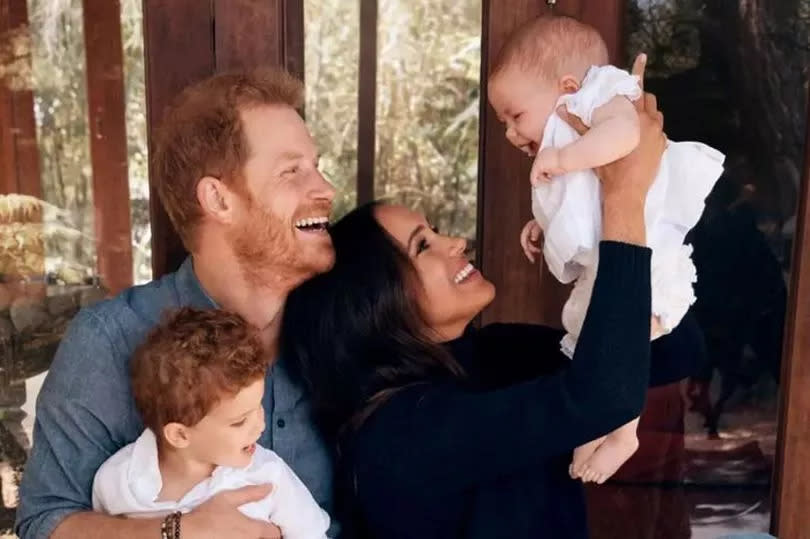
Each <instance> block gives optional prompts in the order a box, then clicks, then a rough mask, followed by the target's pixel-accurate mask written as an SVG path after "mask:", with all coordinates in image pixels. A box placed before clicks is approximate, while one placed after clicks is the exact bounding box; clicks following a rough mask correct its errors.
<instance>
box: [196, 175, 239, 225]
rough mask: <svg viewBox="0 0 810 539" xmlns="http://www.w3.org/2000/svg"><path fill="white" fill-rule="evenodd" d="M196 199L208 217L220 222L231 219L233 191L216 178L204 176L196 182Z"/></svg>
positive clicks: (227, 221) (228, 221)
mask: <svg viewBox="0 0 810 539" xmlns="http://www.w3.org/2000/svg"><path fill="white" fill-rule="evenodd" d="M197 201H198V202H199V203H200V207H201V208H202V210H203V213H205V214H206V215H208V216H209V217H211V218H213V219H215V220H217V221H219V222H222V223H230V222H231V221H232V220H233V210H234V193H233V191H231V190H230V189H228V186H227V185H225V184H224V183H222V181H221V180H219V179H218V178H214V177H213V176H205V177H203V178H201V179H200V181H198V182H197Z"/></svg>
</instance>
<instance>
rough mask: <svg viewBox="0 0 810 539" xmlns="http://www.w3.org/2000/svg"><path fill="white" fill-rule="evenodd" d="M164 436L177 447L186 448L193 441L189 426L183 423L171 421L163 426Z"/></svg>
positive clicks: (170, 443)
mask: <svg viewBox="0 0 810 539" xmlns="http://www.w3.org/2000/svg"><path fill="white" fill-rule="evenodd" d="M163 438H164V439H165V440H166V441H167V442H168V443H169V445H171V446H172V447H174V448H176V449H185V448H186V447H188V445H189V444H190V443H191V437H190V433H189V431H188V428H187V427H186V426H185V425H183V424H182V423H169V424H167V425H165V426H164V427H163Z"/></svg>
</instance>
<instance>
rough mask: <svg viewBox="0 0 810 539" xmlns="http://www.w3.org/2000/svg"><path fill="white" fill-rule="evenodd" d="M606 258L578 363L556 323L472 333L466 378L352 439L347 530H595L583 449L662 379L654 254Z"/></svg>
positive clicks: (411, 400) (614, 252) (404, 398)
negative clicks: (577, 475) (653, 319)
mask: <svg viewBox="0 0 810 539" xmlns="http://www.w3.org/2000/svg"><path fill="white" fill-rule="evenodd" d="M599 260H600V265H599V272H598V277H597V279H596V283H595V285H594V290H593V296H592V299H591V304H590V307H589V310H588V314H587V316H586V319H585V323H584V326H583V328H582V332H581V335H580V338H579V341H578V344H577V349H576V353H575V355H574V358H573V359H572V360H568V359H567V358H565V357H564V356H562V354H561V353H560V351H559V350H560V345H559V341H560V338H561V337H562V333H561V332H560V331H558V330H555V329H550V328H546V327H542V326H534V325H524V324H495V325H490V326H486V327H484V328H482V329H480V330H472V329H471V330H469V331H468V332H467V333H465V335H464V336H463V337H461V338H460V339H457V340H456V341H453V342H451V343H448V345H447V346H449V347H450V350H451V351H452V353H453V354H454V356H455V358H456V360H457V361H458V362H459V363H461V364H462V366H463V367H464V368H465V370H466V372H467V375H468V376H467V379H466V380H459V381H457V382H447V381H436V382H433V383H431V382H428V383H425V384H420V385H417V386H413V387H410V388H408V389H404V390H401V391H400V392H399V393H397V394H395V395H394V396H393V397H391V398H390V400H388V401H387V402H386V403H385V404H384V405H382V406H381V407H380V408H379V409H378V410H377V411H375V412H374V414H372V416H371V417H370V418H369V419H367V420H366V422H365V423H364V424H363V426H362V427H361V428H360V429H359V430H358V431H357V432H356V433H355V434H354V435H353V436H352V437H351V438H350V439H348V440H345V441H344V443H343V444H342V448H341V449H342V458H341V459H340V460H339V464H338V474H337V484H338V493H337V495H338V500H339V505H341V506H343V511H342V514H341V515H340V517H339V518H340V519H341V520H342V521H343V522H344V523H345V525H346V536H347V537H352V538H354V537H357V538H372V537H373V538H380V539H400V538H419V539H433V538H436V539H438V538H441V539H450V538H470V539H472V538H482V539H483V538H487V539H492V538H510V539H521V538H532V539H536V538H543V537H549V538H558V537H559V538H566V539H576V538H584V537H587V535H588V533H587V524H586V518H585V503H584V497H583V491H582V487H581V485H580V484H579V483H578V482H575V481H573V480H571V479H570V478H569V477H568V474H567V468H568V464H569V462H570V457H571V451H572V449H573V448H575V447H577V446H579V445H581V444H583V443H584V442H587V441H589V440H593V439H595V438H597V437H599V436H602V435H604V434H606V433H608V432H610V431H612V430H614V429H616V428H617V427H619V426H621V425H623V424H625V423H626V422H628V421H630V420H631V419H633V418H635V417H637V416H638V415H639V414H640V413H641V409H642V406H643V403H644V397H645V391H646V388H647V386H648V383H649V381H650V342H649V335H650V251H649V249H646V248H643V247H637V246H632V245H628V244H623V243H616V242H602V244H601V245H600V255H599ZM668 377H669V378H672V379H675V378H676V376H675V375H673V374H670V375H669V376H668ZM659 378H662V377H659ZM663 378H667V376H664V377H663ZM663 378H662V380H661V381H664V380H663Z"/></svg>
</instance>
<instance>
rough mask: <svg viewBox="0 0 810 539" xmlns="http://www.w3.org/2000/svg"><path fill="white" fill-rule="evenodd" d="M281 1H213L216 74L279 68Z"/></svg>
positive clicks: (281, 48) (282, 31)
mask: <svg viewBox="0 0 810 539" xmlns="http://www.w3.org/2000/svg"><path fill="white" fill-rule="evenodd" d="M283 3H284V2H282V1H281V0H265V1H263V2H256V1H255V0H215V1H214V21H215V25H216V26H215V32H214V51H215V53H216V63H215V65H216V71H217V72H223V71H238V70H242V69H251V68H255V67H261V66H271V65H282V63H283V62H282V59H283V57H284V39H283V35H284V24H283V19H282V18H281V17H279V14H280V13H281V12H282V4H283Z"/></svg>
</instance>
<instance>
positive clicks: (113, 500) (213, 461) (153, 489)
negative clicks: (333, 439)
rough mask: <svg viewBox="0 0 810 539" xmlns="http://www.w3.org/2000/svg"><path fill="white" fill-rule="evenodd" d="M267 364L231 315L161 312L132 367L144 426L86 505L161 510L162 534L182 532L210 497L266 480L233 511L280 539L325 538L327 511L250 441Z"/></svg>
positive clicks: (156, 513) (259, 420) (136, 513)
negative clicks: (259, 493) (185, 518)
mask: <svg viewBox="0 0 810 539" xmlns="http://www.w3.org/2000/svg"><path fill="white" fill-rule="evenodd" d="M268 362H269V360H268V354H267V353H265V351H264V349H263V347H262V344H261V343H260V341H259V338H258V335H257V333H256V332H255V331H254V329H253V328H252V327H251V326H249V325H248V324H247V323H246V322H245V321H244V320H243V319H242V318H240V317H239V316H238V315H235V314H231V313H227V312H224V311H217V310H195V309H191V308H183V309H180V310H179V311H177V312H175V313H173V314H171V315H170V316H168V317H167V318H166V319H165V321H164V322H163V323H162V324H161V325H159V326H158V327H157V328H156V329H154V330H153V331H152V333H150V334H149V336H148V337H147V338H146V341H145V342H144V343H143V344H142V345H141V346H140V347H139V348H138V349H137V350H136V352H135V355H134V357H133V359H132V364H131V375H132V392H133V395H134V397H135V404H136V406H137V408H138V412H139V413H140V415H141V418H142V419H143V422H144V424H145V426H146V429H145V430H144V431H143V434H141V436H140V437H139V438H138V439H137V440H136V441H135V442H134V443H131V444H129V445H127V446H125V447H124V448H122V449H121V450H120V451H118V452H117V453H115V454H114V455H113V456H111V457H110V458H109V459H108V460H107V461H106V462H105V463H104V464H103V465H102V466H101V468H99V470H98V472H97V473H96V476H95V479H94V481H93V509H94V510H96V511H102V512H104V513H107V514H110V515H121V516H127V517H143V518H146V517H160V516H166V519H165V520H164V522H163V533H162V535H163V536H169V537H172V536H179V535H180V534H179V528H180V522H181V515H182V514H183V513H186V512H188V511H190V510H192V509H193V508H195V507H197V506H198V505H200V504H202V503H203V502H205V501H206V500H208V499H209V498H211V497H212V496H214V495H215V494H217V493H219V492H222V491H224V490H230V489H236V488H240V487H244V486H247V485H258V484H266V483H272V485H273V491H272V492H271V493H270V494H269V495H268V496H267V497H266V498H264V499H262V500H260V501H258V502H254V503H249V504H245V505H242V506H241V507H239V510H240V511H241V512H242V513H244V514H245V515H247V516H249V517H251V518H254V519H259V520H264V521H268V522H269V521H272V522H273V524H275V525H276V526H278V527H279V528H281V531H282V534H283V536H284V537H285V539H296V538H297V539H322V538H325V537H326V530H327V529H328V528H329V523H330V520H329V516H328V515H327V513H326V512H325V511H324V510H323V509H321V508H320V507H319V506H318V504H317V503H316V502H315V500H314V499H313V498H312V495H311V494H310V493H309V491H308V490H307V488H306V487H305V486H304V484H303V483H302V482H301V481H300V480H299V479H298V477H297V476H296V475H295V473H293V471H292V470H291V469H290V468H289V467H288V466H287V465H286V464H285V463H284V461H282V460H281V458H279V457H278V455H276V454H275V453H273V452H272V451H270V450H268V449H265V448H263V447H261V446H259V445H258V444H257V443H256V442H257V441H258V439H259V437H260V436H261V434H262V432H263V431H264V427H265V424H264V409H263V408H262V396H263V395H264V379H265V373H266V370H267V366H268Z"/></svg>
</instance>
